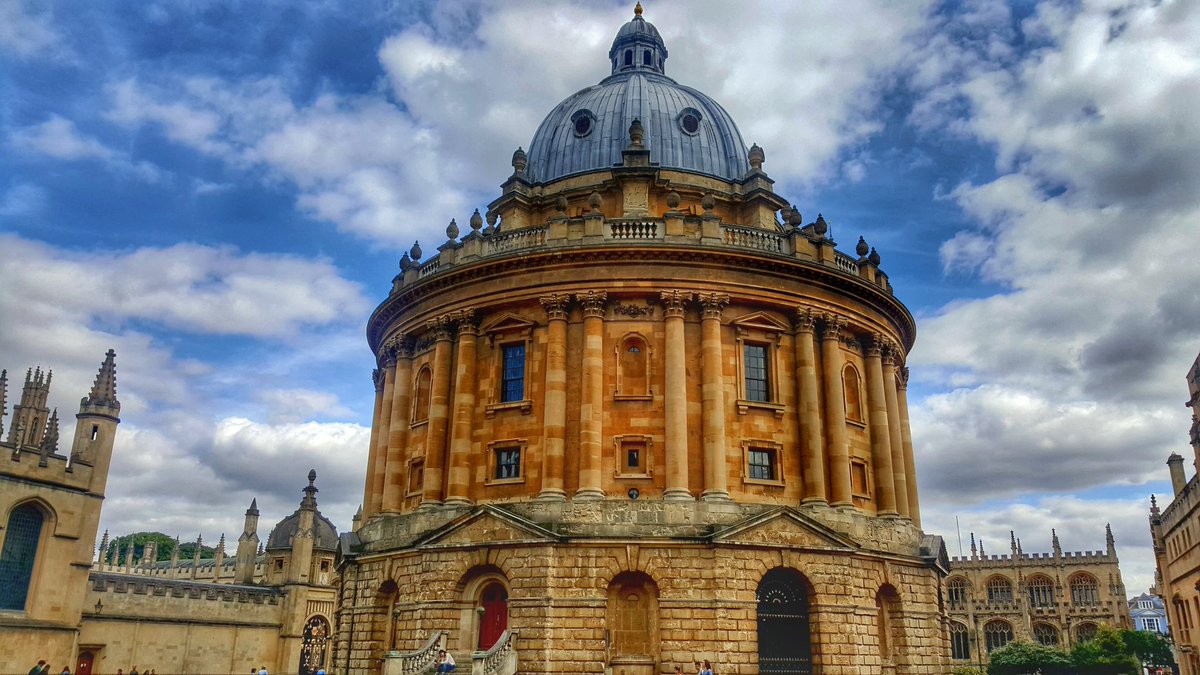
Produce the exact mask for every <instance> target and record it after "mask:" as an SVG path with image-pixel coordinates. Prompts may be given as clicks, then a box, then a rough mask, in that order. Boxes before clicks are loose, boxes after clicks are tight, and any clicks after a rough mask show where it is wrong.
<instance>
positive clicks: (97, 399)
mask: <svg viewBox="0 0 1200 675" xmlns="http://www.w3.org/2000/svg"><path fill="white" fill-rule="evenodd" d="M7 379H8V378H7V374H6V373H5V374H4V375H0V402H4V401H6V400H7V392H6V391H5V389H6V386H7ZM50 381H51V374H50V373H49V372H45V373H43V372H42V371H41V369H40V368H37V369H30V370H29V371H27V372H26V376H25V383H24V386H23V388H22V392H21V400H20V402H19V403H18V404H16V405H14V406H13V414H12V418H11V420H10V423H9V428H8V436H7V440H6V441H4V442H2V443H0V456H3V457H5V460H4V461H3V462H0V518H2V519H3V521H2V524H3V530H0V611H3V612H4V614H5V621H6V625H5V638H4V640H0V670H10V671H11V670H14V669H17V668H23V667H27V665H26V664H25V661H27V660H28V658H29V656H28V655H29V654H31V653H36V654H39V655H44V656H45V657H46V658H47V659H50V660H52V661H53V662H54V663H56V664H64V663H69V662H70V660H71V659H72V658H73V656H74V651H73V650H74V645H75V643H76V639H77V636H78V632H79V626H80V618H81V616H82V612H83V609H84V608H83V603H84V598H85V597H86V588H87V575H88V570H89V568H90V567H91V565H92V561H93V558H94V557H95V545H96V535H97V529H98V528H99V523H100V507H101V504H102V503H103V500H104V490H105V485H106V484H107V482H108V470H109V463H110V460H111V457H112V451H113V442H114V439H115V436H116V429H117V425H118V424H119V423H120V421H121V420H120V419H119V417H118V415H119V414H120V411H121V404H120V402H119V401H118V400H117V394H116V364H115V353H114V352H113V351H112V350H109V352H108V354H107V355H106V356H105V359H104V362H103V363H102V364H101V366H100V370H99V373H98V374H97V376H96V381H95V384H94V385H93V387H92V390H91V391H90V392H89V394H88V395H87V396H86V397H84V398H83V400H82V401H81V403H80V406H79V413H78V415H76V428H75V437H74V441H73V442H72V444H71V448H70V452H69V454H61V453H60V451H59V447H58V446H59V437H58V433H59V429H58V415H57V411H53V412H52V411H51V409H50V407H49V403H48V400H49V395H50ZM2 419H3V416H0V420H2Z"/></svg>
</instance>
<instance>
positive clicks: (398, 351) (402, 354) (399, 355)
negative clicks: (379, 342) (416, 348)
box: [379, 333, 413, 363]
mask: <svg viewBox="0 0 1200 675" xmlns="http://www.w3.org/2000/svg"><path fill="white" fill-rule="evenodd" d="M412 345H413V341H412V338H411V337H410V336H409V335H408V334H406V333H398V334H396V335H393V336H392V337H390V338H388V340H387V342H385V343H383V349H382V350H381V351H380V353H379V354H380V358H381V359H382V358H383V355H384V353H385V352H386V353H387V354H388V355H389V358H390V359H391V362H392V363H395V362H396V360H397V359H407V358H409V357H411V356H412Z"/></svg>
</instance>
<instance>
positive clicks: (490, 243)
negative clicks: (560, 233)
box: [487, 227, 546, 253]
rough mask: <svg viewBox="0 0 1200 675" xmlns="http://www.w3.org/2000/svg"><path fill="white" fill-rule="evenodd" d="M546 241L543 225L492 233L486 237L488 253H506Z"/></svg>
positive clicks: (539, 244) (540, 244)
mask: <svg viewBox="0 0 1200 675" xmlns="http://www.w3.org/2000/svg"><path fill="white" fill-rule="evenodd" d="M545 243H546V228H545V227H527V228H524V229H520V230H513V231H511V232H503V233H501V234H494V235H492V236H491V237H488V239H487V250H488V253H506V252H508V251H517V250H520V249H523V248H533V247H534V246H542V245H543V244H545Z"/></svg>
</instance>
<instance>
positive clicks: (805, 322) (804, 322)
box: [796, 307, 821, 333]
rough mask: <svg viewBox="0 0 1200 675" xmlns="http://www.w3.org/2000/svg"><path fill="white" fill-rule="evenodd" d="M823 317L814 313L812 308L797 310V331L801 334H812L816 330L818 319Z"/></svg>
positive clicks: (799, 308)
mask: <svg viewBox="0 0 1200 675" xmlns="http://www.w3.org/2000/svg"><path fill="white" fill-rule="evenodd" d="M819 318H821V315H820V314H818V313H816V312H814V311H813V310H812V308H811V307H797V308H796V330H798V331H800V332H801V333H812V332H813V330H814V329H815V328H816V325H817V319H819Z"/></svg>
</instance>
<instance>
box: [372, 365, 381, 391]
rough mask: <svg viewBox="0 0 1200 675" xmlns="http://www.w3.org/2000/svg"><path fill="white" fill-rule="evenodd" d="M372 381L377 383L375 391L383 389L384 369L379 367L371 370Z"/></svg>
mask: <svg viewBox="0 0 1200 675" xmlns="http://www.w3.org/2000/svg"><path fill="white" fill-rule="evenodd" d="M371 383H372V384H374V385H375V393H376V394H378V393H380V392H382V391H383V371H382V370H380V369H379V368H374V369H372V370H371Z"/></svg>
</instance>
